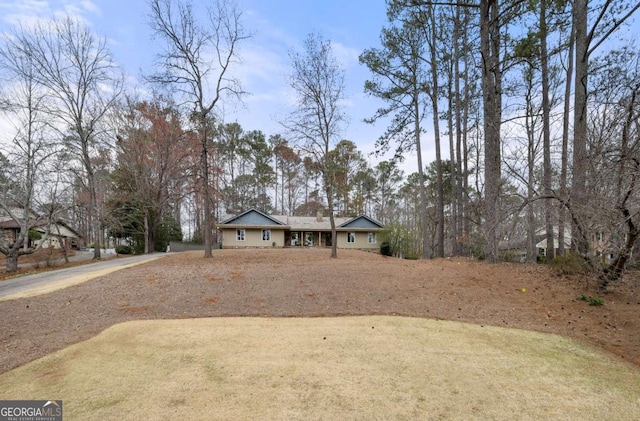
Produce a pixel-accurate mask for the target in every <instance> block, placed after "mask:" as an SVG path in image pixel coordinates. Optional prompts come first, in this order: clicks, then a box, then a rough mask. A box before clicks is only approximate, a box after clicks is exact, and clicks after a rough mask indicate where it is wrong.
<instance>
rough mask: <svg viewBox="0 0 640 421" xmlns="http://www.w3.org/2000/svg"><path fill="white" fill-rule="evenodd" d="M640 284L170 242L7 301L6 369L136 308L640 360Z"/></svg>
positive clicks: (1, 325)
mask: <svg viewBox="0 0 640 421" xmlns="http://www.w3.org/2000/svg"><path fill="white" fill-rule="evenodd" d="M639 289H640V284H638V282H637V281H625V282H622V283H620V284H617V285H616V286H615V287H614V289H613V290H612V292H610V293H609V294H607V295H606V296H605V297H604V299H605V301H606V302H605V305H604V306H601V307H594V306H589V305H588V304H587V303H586V302H584V301H580V300H578V299H577V297H578V296H579V295H580V294H582V293H585V294H588V295H595V294H596V292H595V290H592V289H589V288H587V285H586V284H585V281H584V280H578V279H567V278H564V277H560V276H557V275H554V274H553V273H552V272H551V271H550V270H549V269H548V268H547V267H546V266H541V265H525V264H498V265H490V264H486V263H482V262H477V261H472V260H465V259H439V260H431V261H410V260H400V259H394V258H388V257H383V256H380V255H377V254H374V253H366V252H360V251H347V250H339V251H338V259H331V258H330V257H329V251H328V250H315V249H269V250H216V251H214V255H213V258H212V259H204V258H203V257H202V252H185V253H176V254H170V255H168V256H166V257H164V258H162V259H159V260H155V261H152V262H149V263H146V264H143V265H139V266H135V267H132V268H128V269H124V270H121V271H118V272H115V273H112V274H110V275H108V276H105V277H102V278H97V279H94V280H91V281H88V282H86V283H84V284H81V285H77V286H73V287H70V288H67V289H64V290H60V291H57V292H54V293H50V294H47V295H43V296H39V297H33V298H24V299H19V300H13V301H5V302H0V314H1V315H2V318H1V321H0V350H1V351H2V352H0V373H1V372H6V371H8V370H11V369H13V368H15V367H17V366H20V365H22V364H25V363H27V362H29V361H32V360H34V359H36V358H38V357H41V356H44V355H46V354H49V353H51V352H54V351H57V350H59V349H62V348H64V347H66V346H68V345H70V344H73V343H76V342H79V341H82V340H86V339H89V338H91V337H92V336H94V335H96V334H98V333H99V332H101V331H102V330H104V329H106V328H107V327H109V326H111V325H113V324H115V323H119V322H124V321H128V320H136V319H166V318H193V317H217V316H262V317H296V316H305V317H321V316H346V315H383V314H384V315H403V316H413V317H426V318H435V319H447V320H455V321H462V322H470V323H476V324H480V325H494V326H504V327H511V328H520V329H531V330H537V331H541V332H548V333H555V334H559V335H564V336H569V337H572V338H577V339H579V340H581V341H584V342H587V343H590V344H592V345H596V346H598V347H601V348H603V349H605V350H606V351H608V352H611V353H613V354H616V355H618V356H619V357H621V358H623V359H624V360H627V361H631V362H632V363H634V364H636V365H640V328H639V327H640V317H639V316H640V294H639V293H638V290H639Z"/></svg>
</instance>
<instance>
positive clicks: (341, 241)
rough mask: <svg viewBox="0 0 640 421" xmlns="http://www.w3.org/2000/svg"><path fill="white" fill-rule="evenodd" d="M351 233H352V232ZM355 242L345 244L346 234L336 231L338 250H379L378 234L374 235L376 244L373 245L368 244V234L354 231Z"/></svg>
mask: <svg viewBox="0 0 640 421" xmlns="http://www.w3.org/2000/svg"><path fill="white" fill-rule="evenodd" d="M352 232H353V231H352ZM354 234H355V240H356V241H355V242H354V243H349V242H347V235H348V232H345V231H338V232H337V236H338V243H337V244H338V248H341V249H371V250H378V249H380V233H379V232H378V233H376V242H375V243H373V244H369V233H368V232H365V231H355V232H354Z"/></svg>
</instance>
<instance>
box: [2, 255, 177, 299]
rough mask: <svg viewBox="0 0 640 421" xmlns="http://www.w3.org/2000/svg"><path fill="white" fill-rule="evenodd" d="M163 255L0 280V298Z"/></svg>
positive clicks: (57, 286)
mask: <svg viewBox="0 0 640 421" xmlns="http://www.w3.org/2000/svg"><path fill="white" fill-rule="evenodd" d="M164 256H166V254H164V253H155V254H144V255H140V256H131V257H119V258H115V259H109V260H105V261H102V262H96V263H91V264H87V265H82V266H75V267H70V268H65V269H58V270H52V271H47V272H42V273H37V274H34V275H28V276H22V277H18V278H14V279H8V280H6V281H0V301H6V300H13V299H17V298H24V297H33V296H36V295H41V294H46V293H49V292H52V291H56V290H58V289H62V288H67V287H70V286H72V285H76V284H79V283H82V282H86V281H88V280H89V279H93V278H97V277H99V276H104V275H107V274H109V273H111V272H115V271H117V270H122V269H125V268H128V267H131V266H135V265H139V264H141V263H146V262H149V261H151V260H155V259H159V258H161V257H164Z"/></svg>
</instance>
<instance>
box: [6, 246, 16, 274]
mask: <svg viewBox="0 0 640 421" xmlns="http://www.w3.org/2000/svg"><path fill="white" fill-rule="evenodd" d="M17 270H18V252H17V251H11V250H10V251H9V253H8V254H7V272H15V271H17Z"/></svg>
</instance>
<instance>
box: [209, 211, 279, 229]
mask: <svg viewBox="0 0 640 421" xmlns="http://www.w3.org/2000/svg"><path fill="white" fill-rule="evenodd" d="M218 225H248V226H264V225H285V224H284V223H282V222H281V221H278V220H277V219H275V218H273V217H271V216H269V215H267V214H265V213H262V212H260V211H259V210H257V209H249V210H246V211H244V212H242V213H241V214H239V215H236V216H233V217H231V218H229V219H227V220H226V221H222V222H220V223H219V224H218Z"/></svg>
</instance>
